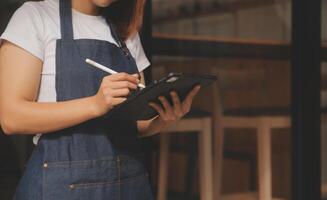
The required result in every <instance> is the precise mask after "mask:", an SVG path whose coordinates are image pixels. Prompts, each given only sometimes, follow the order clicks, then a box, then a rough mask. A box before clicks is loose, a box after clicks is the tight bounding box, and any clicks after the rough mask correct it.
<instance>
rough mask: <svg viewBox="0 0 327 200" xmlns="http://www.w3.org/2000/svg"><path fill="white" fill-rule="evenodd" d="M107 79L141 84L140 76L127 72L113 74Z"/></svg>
mask: <svg viewBox="0 0 327 200" xmlns="http://www.w3.org/2000/svg"><path fill="white" fill-rule="evenodd" d="M105 79H108V80H110V81H129V82H132V83H135V84H137V83H139V81H140V80H139V77H138V75H137V76H136V75H131V74H127V73H125V72H122V73H117V74H112V75H109V76H106V77H105Z"/></svg>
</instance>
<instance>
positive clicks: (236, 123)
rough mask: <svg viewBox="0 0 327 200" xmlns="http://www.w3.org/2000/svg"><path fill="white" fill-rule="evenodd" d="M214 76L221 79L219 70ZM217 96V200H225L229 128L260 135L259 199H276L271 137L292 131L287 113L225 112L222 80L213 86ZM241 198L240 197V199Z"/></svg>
mask: <svg viewBox="0 0 327 200" xmlns="http://www.w3.org/2000/svg"><path fill="white" fill-rule="evenodd" d="M211 73H212V74H216V75H218V76H219V73H220V72H219V70H217V69H216V68H213V69H212V70H211ZM213 90H214V91H213V93H212V94H213V95H214V105H213V106H214V109H213V110H214V113H213V119H214V123H213V125H214V191H215V200H220V199H224V198H223V196H222V194H221V185H222V178H221V177H222V171H223V169H222V165H223V149H224V142H223V141H224V130H225V129H226V128H234V129H239V128H253V129H255V130H256V133H257V143H258V144H257V145H258V148H257V157H258V187H259V188H258V196H257V199H259V200H271V199H272V164H271V158H272V156H271V133H272V129H275V128H290V126H291V125H290V118H289V116H288V113H287V112H284V110H282V111H281V112H279V111H277V112H276V111H275V110H274V113H272V112H266V111H267V110H266V109H261V110H258V111H256V110H253V109H250V110H245V112H244V111H240V110H236V111H230V112H228V111H226V110H224V109H223V106H222V105H223V104H222V98H221V91H222V90H221V88H220V85H219V77H218V81H217V84H214V85H213ZM236 196H238V197H239V195H236ZM229 199H230V198H229Z"/></svg>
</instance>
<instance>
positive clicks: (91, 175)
mask: <svg viewBox="0 0 327 200" xmlns="http://www.w3.org/2000/svg"><path fill="white" fill-rule="evenodd" d="M118 178H119V177H118V174H117V162H116V160H114V159H113V158H110V159H103V160H82V161H64V162H49V163H44V165H43V179H44V181H43V183H44V185H43V199H44V200H58V199H60V200H68V199H69V200H73V199H78V200H90V199H99V200H101V199H102V197H110V198H107V199H109V200H111V197H112V199H116V196H117V192H118V189H117V184H114V183H115V182H116V181H117V180H118ZM82 186H84V187H86V188H88V190H87V191H84V190H80V189H79V188H82Z"/></svg>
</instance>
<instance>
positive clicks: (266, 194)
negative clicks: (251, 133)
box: [258, 124, 272, 200]
mask: <svg viewBox="0 0 327 200" xmlns="http://www.w3.org/2000/svg"><path fill="white" fill-rule="evenodd" d="M258 170H259V181H258V183H259V184H258V187H259V200H271V199H272V180H271V179H272V178H271V176H272V175H271V174H272V172H271V134H270V128H269V126H267V125H265V124H263V125H261V126H260V127H259V128H258Z"/></svg>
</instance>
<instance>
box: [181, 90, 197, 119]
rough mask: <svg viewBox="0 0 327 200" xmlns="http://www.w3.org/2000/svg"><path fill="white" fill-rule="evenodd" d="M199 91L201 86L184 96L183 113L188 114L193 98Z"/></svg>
mask: <svg viewBox="0 0 327 200" xmlns="http://www.w3.org/2000/svg"><path fill="white" fill-rule="evenodd" d="M200 89H201V86H200V85H198V86H195V87H194V88H193V89H192V90H191V91H190V92H189V93H188V94H187V96H186V98H185V100H184V101H183V105H182V107H183V111H184V113H188V112H189V111H190V109H191V105H192V102H193V99H194V97H195V95H196V94H197V93H198V92H199V90H200Z"/></svg>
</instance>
